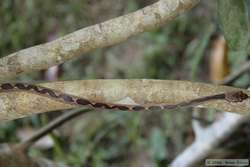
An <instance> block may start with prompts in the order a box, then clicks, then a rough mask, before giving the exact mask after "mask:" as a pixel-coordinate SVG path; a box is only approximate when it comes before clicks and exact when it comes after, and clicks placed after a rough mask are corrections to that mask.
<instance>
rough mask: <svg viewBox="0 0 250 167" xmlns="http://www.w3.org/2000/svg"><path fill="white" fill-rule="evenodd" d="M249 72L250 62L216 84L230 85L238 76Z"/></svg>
mask: <svg viewBox="0 0 250 167" xmlns="http://www.w3.org/2000/svg"><path fill="white" fill-rule="evenodd" d="M249 71H250V61H247V62H246V63H245V64H243V65H242V66H241V67H240V68H239V69H238V70H236V71H234V72H233V73H232V74H231V75H229V76H227V77H226V78H225V79H224V80H223V81H221V82H220V83H218V84H221V85H231V84H232V83H233V82H234V81H236V80H237V79H238V78H239V77H240V76H242V75H243V74H245V73H246V72H249Z"/></svg>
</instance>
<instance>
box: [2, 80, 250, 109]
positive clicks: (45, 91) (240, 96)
mask: <svg viewBox="0 0 250 167" xmlns="http://www.w3.org/2000/svg"><path fill="white" fill-rule="evenodd" d="M11 91H27V92H30V93H35V94H38V95H42V96H46V97H48V98H51V99H55V100H57V101H61V102H64V103H67V104H75V105H80V106H90V107H93V108H104V109H119V110H132V111H140V110H160V109H161V110H162V109H176V108H180V107H188V106H195V105H198V104H200V103H203V102H206V101H211V100H225V101H228V102H233V103H236V102H242V101H243V100H245V99H247V98H248V95H247V94H246V93H244V92H242V91H233V92H227V93H221V94H215V95H210V96H204V97H201V98H196V99H193V100H189V101H183V102H180V103H177V104H165V105H152V106H147V105H126V104H111V103H102V102H95V101H91V100H88V99H85V98H82V97H78V96H74V95H70V94H66V93H63V92H60V91H58V90H54V89H50V88H46V87H43V86H38V85H33V84H27V83H3V84H0V93H1V92H11Z"/></svg>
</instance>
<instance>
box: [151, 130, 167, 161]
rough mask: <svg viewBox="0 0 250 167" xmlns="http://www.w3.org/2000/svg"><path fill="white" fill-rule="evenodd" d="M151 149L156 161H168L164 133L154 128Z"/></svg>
mask: <svg viewBox="0 0 250 167" xmlns="http://www.w3.org/2000/svg"><path fill="white" fill-rule="evenodd" d="M150 149H151V153H152V155H153V157H154V158H155V159H156V160H163V159H166V157H167V152H166V138H165V135H164V134H163V132H162V131H161V130H160V129H158V128H154V129H153V131H152V134H151V136H150Z"/></svg>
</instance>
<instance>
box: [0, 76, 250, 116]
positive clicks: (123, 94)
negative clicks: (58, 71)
mask: <svg viewBox="0 0 250 167" xmlns="http://www.w3.org/2000/svg"><path fill="white" fill-rule="evenodd" d="M38 85H41V86H44V87H48V88H51V89H55V90H58V91H62V92H64V93H67V94H72V95H76V96H79V97H83V98H86V99H88V100H92V101H96V102H101V103H115V104H140V105H148V104H153V105H157V104H176V103H180V102H183V101H187V100H192V99H194V98H201V97H204V96H208V95H214V94H218V93H225V92H229V91H235V90H242V89H237V88H233V87H227V86H219V85H212V84H203V83H194V82H189V81H168V80H150V79H149V80H147V79H142V80H140V79H137V80H136V79H135V80H79V81H65V82H62V81H61V82H50V83H41V84H38ZM242 91H243V92H244V93H246V94H248V95H250V91H248V90H244V89H243V90H242ZM75 107H77V106H76V105H71V104H66V103H63V102H60V101H56V100H54V99H53V98H48V97H45V96H41V95H38V94H32V93H29V92H27V91H23V92H2V93H0V111H1V112H0V120H12V119H16V118H21V117H24V116H28V115H31V114H36V113H43V112H48V111H54V110H62V109H70V108H75ZM198 107H206V108H214V109H218V110H222V111H228V112H234V113H241V114H248V115H249V114H250V111H249V108H250V100H244V101H243V102H239V103H230V102H227V101H225V100H213V101H209V102H205V103H202V104H200V105H198ZM165 111H168V110H165Z"/></svg>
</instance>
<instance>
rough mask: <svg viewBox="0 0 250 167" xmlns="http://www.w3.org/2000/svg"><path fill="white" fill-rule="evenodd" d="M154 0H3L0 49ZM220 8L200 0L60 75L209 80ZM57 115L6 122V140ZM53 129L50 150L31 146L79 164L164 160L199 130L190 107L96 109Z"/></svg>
mask: <svg viewBox="0 0 250 167" xmlns="http://www.w3.org/2000/svg"><path fill="white" fill-rule="evenodd" d="M154 1H155V0H146V1H145V0H128V1H123V0H98V1H97V0H73V1H66V0H61V1H59V0H56V1H42V0H36V1H35V0H24V1H17V0H3V1H1V2H0V15H1V16H2V17H1V19H0V38H1V41H0V55H1V56H5V55H7V54H9V53H11V52H15V51H17V50H20V49H23V48H26V47H29V46H33V45H36V44H40V43H43V42H47V41H50V40H53V39H55V38H57V37H59V36H62V35H64V34H67V33H70V32H73V31H75V30H77V29H79V28H82V27H85V26H88V25H92V24H94V23H97V22H101V21H104V20H107V19H110V18H113V17H116V16H119V15H122V14H124V13H128V12H131V11H134V10H136V9H138V8H141V7H144V6H146V5H148V4H150V3H153V2H154ZM214 13H216V12H215V6H214V5H213V3H209V2H202V3H201V5H199V8H195V9H194V10H193V11H192V12H190V13H189V14H187V15H185V16H181V17H179V18H177V19H176V20H175V21H172V22H171V23H169V24H168V25H166V26H163V27H162V28H159V29H157V30H155V31H151V32H147V33H143V34H141V35H138V36H136V37H133V38H131V39H129V40H128V41H126V42H123V43H121V44H118V45H116V46H113V47H108V48H104V49H98V50H96V51H94V52H91V53H87V54H85V55H84V56H81V57H79V58H77V59H74V60H71V61H69V62H66V63H64V64H63V65H60V69H61V71H62V72H61V74H60V75H59V77H58V79H59V80H73V79H95V78H155V79H182V80H184V79H189V80H192V79H195V80H202V81H207V80H209V78H208V74H207V71H208V69H207V66H208V65H207V55H208V49H209V47H210V40H211V37H212V36H213V35H216V34H218V29H216V28H215V26H214V25H215V23H214V17H215V16H214V15H213V14H214ZM19 79H20V80H26V81H27V80H44V71H42V72H36V73H35V74H33V75H22V76H21V77H19ZM248 81H249V80H248ZM246 82H247V81H244V83H246ZM248 83H249V82H248ZM185 111H187V112H185ZM57 115H58V113H49V114H41V115H36V116H32V117H29V118H24V119H20V120H17V121H12V122H8V123H1V124H0V141H1V142H2V143H4V142H16V141H17V137H16V133H15V132H16V130H17V129H21V128H22V127H33V128H38V127H41V126H43V125H44V124H46V122H47V121H50V120H52V119H53V117H55V116H57ZM52 136H53V139H54V141H55V145H54V147H53V148H51V149H48V150H46V151H44V150H43V151H42V150H38V149H35V148H33V149H31V150H30V154H31V155H32V156H46V157H49V158H50V159H53V160H58V161H62V162H65V163H66V164H69V165H70V166H74V167H80V166H96V167H99V166H145V165H148V164H151V165H152V164H154V165H155V166H166V165H167V164H168V163H169V162H171V160H172V159H173V158H175V156H176V155H177V154H179V153H180V152H181V151H182V150H183V149H184V148H185V147H186V146H187V145H188V144H189V143H190V142H191V141H192V140H193V138H194V136H193V132H192V128H191V112H190V109H186V110H181V111H176V112H167V111H166V112H165V111H163V112H148V113H129V112H110V113H105V114H104V113H95V112H93V113H91V114H87V115H84V116H82V117H80V118H79V119H76V120H75V121H72V122H70V123H68V124H66V125H64V127H62V128H59V129H58V131H57V133H53V135H52Z"/></svg>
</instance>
